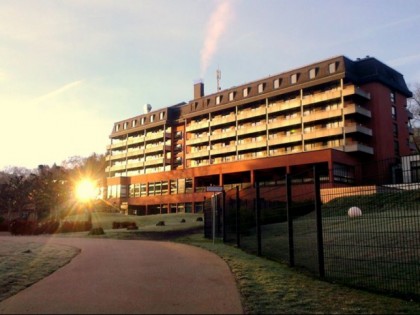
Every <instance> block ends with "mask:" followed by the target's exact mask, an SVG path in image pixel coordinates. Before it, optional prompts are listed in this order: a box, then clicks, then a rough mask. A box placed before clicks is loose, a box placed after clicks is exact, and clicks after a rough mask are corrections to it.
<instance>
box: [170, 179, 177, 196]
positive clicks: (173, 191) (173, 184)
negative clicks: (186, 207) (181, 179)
mask: <svg viewBox="0 0 420 315" xmlns="http://www.w3.org/2000/svg"><path fill="white" fill-rule="evenodd" d="M170 185H171V195H175V194H177V193H178V189H177V180H176V179H175V180H173V179H171V181H170Z"/></svg>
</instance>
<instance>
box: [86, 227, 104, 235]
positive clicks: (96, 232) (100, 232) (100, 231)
mask: <svg viewBox="0 0 420 315" xmlns="http://www.w3.org/2000/svg"><path fill="white" fill-rule="evenodd" d="M103 234H105V232H104V229H103V228H102V227H97V228H93V229H91V230H90V232H89V235H103Z"/></svg>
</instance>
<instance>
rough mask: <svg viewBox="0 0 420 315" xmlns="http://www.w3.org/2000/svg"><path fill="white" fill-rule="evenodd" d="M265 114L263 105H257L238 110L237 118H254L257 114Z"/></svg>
mask: <svg viewBox="0 0 420 315" xmlns="http://www.w3.org/2000/svg"><path fill="white" fill-rule="evenodd" d="M265 114H266V108H265V106H263V107H259V108H257V109H245V110H241V111H238V120H242V119H246V118H254V117H258V116H263V115H265Z"/></svg>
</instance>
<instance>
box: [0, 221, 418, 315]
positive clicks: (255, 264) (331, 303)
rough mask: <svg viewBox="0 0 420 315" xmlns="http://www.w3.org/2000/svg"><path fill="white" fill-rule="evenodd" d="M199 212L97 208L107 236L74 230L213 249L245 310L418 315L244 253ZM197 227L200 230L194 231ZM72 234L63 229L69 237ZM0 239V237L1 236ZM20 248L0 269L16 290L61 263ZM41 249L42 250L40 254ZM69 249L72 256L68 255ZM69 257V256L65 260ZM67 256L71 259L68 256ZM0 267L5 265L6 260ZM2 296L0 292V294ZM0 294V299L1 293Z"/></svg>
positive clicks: (413, 307)
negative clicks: (208, 234)
mask: <svg viewBox="0 0 420 315" xmlns="http://www.w3.org/2000/svg"><path fill="white" fill-rule="evenodd" d="M199 216H200V215H197V214H168V215H152V216H147V217H140V216H124V215H120V214H104V213H96V214H94V215H93V216H92V221H93V225H94V227H95V226H96V227H97V226H101V227H103V228H104V229H105V235H102V236H101V235H99V236H89V235H88V233H87V232H79V233H76V235H78V236H85V237H108V238H119V239H159V240H170V241H177V242H182V243H185V244H190V245H193V246H199V247H202V248H205V249H207V250H209V251H212V252H214V253H216V254H217V255H219V256H220V257H221V258H222V259H224V260H225V261H226V263H227V264H228V265H229V267H230V269H231V270H232V273H233V275H234V276H235V278H236V281H237V284H238V289H239V291H240V294H241V297H242V303H243V306H244V309H245V312H246V313H247V314H278V313H283V314H284V313H287V314H292V313H294V314H298V313H299V314H313V313H323V314H325V313H334V314H419V313H420V303H416V302H408V301H404V300H401V299H397V298H392V297H387V296H385V295H379V294H373V293H368V292H365V291H361V290H355V289H351V288H348V287H345V286H341V285H337V284H331V283H328V282H323V281H320V280H318V279H316V278H313V277H311V276H308V275H306V274H303V273H300V272H298V271H297V270H296V269H291V268H289V267H288V266H287V265H285V264H283V263H280V262H275V261H272V260H268V259H265V258H262V257H257V256H255V255H251V254H247V253H245V252H243V251H242V250H240V249H238V248H236V247H234V246H229V245H226V244H223V243H221V242H220V241H218V240H217V241H216V242H215V244H213V242H212V241H211V240H208V239H205V238H204V237H203V231H202V227H203V223H202V222H197V221H196V219H197V217H199ZM182 219H185V221H186V222H185V223H181V220H182ZM115 220H118V221H119V220H121V221H131V220H135V222H136V224H137V225H138V226H139V230H137V231H136V230H134V231H127V230H124V229H118V230H113V229H112V222H113V221H115ZM158 221H165V225H164V226H156V223H157V222H158ZM197 231H198V233H197ZM72 235H74V234H72V233H69V234H67V236H68V237H71V236H72ZM0 240H1V237H0ZM22 246H23V247H21V248H13V249H9V250H8V252H9V254H10V253H13V266H14V267H13V268H11V267H10V266H9V267H8V268H9V271H10V272H11V273H9V274H8V276H6V275H5V273H4V272H2V271H3V269H0V283H1V284H4V283H6V282H7V279H13V281H12V282H14V283H13V285H14V291H13V292H17V291H18V290H19V289H24V288H25V287H27V286H28V285H30V282H31V281H32V283H34V282H36V281H38V280H39V279H40V278H42V276H45V275H46V274H49V273H51V272H53V271H54V270H56V269H57V268H59V267H60V266H62V265H63V262H61V263H56V265H52V264H55V260H54V259H51V256H50V255H47V254H46V253H47V251H44V250H42V249H37V255H36V259H35V255H34V256H31V257H28V256H26V255H27V254H28V252H27V250H28V249H29V250H30V251H31V252H32V251H35V248H34V247H25V246H34V244H27V245H24V244H22ZM4 248H6V247H5V246H3V244H2V246H1V249H0V257H3V258H4V257H6V258H5V259H4V260H7V255H6V254H5V253H4V252H3V250H4ZM48 250H51V251H56V254H55V256H57V255H58V256H59V257H63V260H64V263H65V262H68V261H69V260H70V259H71V257H72V256H71V255H74V253H63V252H62V250H63V249H61V248H49V249H48ZM43 252H45V255H43V254H42V253H43ZM69 254H70V255H69ZM64 257H67V260H66V259H64ZM68 257H70V258H68ZM35 260H36V263H32V264H33V265H34V266H35V268H32V269H30V270H31V273H34V274H35V275H36V276H34V277H33V278H32V279H31V280H28V281H26V282H25V284H22V282H20V278H21V277H24V278H25V277H28V275H27V274H26V275H23V274H22V270H25V269H26V268H27V266H29V264H28V262H31V261H35ZM46 262H49V264H48V265H46V266H45V268H47V269H49V270H48V272H44V273H42V272H40V271H39V269H40V268H41V266H44V263H46ZM0 268H5V266H4V265H2V266H0ZM2 298H3V299H4V297H2ZM0 299H1V298H0Z"/></svg>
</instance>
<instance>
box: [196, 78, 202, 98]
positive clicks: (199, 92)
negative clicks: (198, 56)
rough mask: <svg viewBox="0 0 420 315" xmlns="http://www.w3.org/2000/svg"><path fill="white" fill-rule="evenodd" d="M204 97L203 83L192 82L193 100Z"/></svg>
mask: <svg viewBox="0 0 420 315" xmlns="http://www.w3.org/2000/svg"><path fill="white" fill-rule="evenodd" d="M203 96H204V83H203V81H201V80H199V81H196V82H194V99H197V98H200V97H203Z"/></svg>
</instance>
